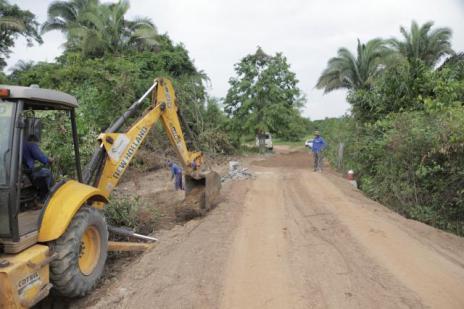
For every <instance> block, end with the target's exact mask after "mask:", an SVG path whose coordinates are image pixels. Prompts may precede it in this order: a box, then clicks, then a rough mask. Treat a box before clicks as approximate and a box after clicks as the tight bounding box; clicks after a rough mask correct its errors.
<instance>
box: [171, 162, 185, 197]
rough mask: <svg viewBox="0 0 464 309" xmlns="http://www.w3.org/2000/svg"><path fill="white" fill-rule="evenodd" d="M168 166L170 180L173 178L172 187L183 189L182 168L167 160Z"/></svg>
mask: <svg viewBox="0 0 464 309" xmlns="http://www.w3.org/2000/svg"><path fill="white" fill-rule="evenodd" d="M168 166H169V168H170V169H171V180H172V179H175V180H174V188H175V189H176V191H177V190H184V184H183V183H182V168H180V167H179V166H178V165H177V164H175V163H173V162H171V161H168Z"/></svg>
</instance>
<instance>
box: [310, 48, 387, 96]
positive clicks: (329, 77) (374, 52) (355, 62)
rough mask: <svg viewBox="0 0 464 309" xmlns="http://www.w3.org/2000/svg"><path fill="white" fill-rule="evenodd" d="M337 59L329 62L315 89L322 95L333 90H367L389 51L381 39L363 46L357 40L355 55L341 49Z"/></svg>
mask: <svg viewBox="0 0 464 309" xmlns="http://www.w3.org/2000/svg"><path fill="white" fill-rule="evenodd" d="M337 54H338V55H337V57H333V58H331V59H330V60H329V62H328V64H327V68H326V69H325V70H324V71H323V72H322V74H321V76H320V77H319V80H318V81H317V84H316V87H317V88H318V89H324V93H327V92H330V91H332V90H335V89H340V88H346V89H369V87H370V86H371V84H372V81H373V79H374V78H375V77H376V76H378V75H379V73H380V72H381V71H382V68H384V67H385V57H386V56H387V55H389V54H390V50H389V49H388V48H387V47H386V44H385V42H384V41H383V40H381V39H373V40H370V41H368V42H367V43H365V44H363V43H361V42H360V41H359V39H358V47H357V48H356V55H354V54H353V53H351V52H350V51H349V50H348V49H347V48H345V47H342V48H340V49H339V50H338V52H337Z"/></svg>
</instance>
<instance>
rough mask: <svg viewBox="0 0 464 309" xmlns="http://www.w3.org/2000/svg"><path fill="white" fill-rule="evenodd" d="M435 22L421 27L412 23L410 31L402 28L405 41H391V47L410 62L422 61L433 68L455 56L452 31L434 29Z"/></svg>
mask: <svg viewBox="0 0 464 309" xmlns="http://www.w3.org/2000/svg"><path fill="white" fill-rule="evenodd" d="M432 27H433V22H432V21H429V22H426V23H425V24H423V25H422V26H419V25H418V24H417V22H415V21H413V22H412V23H411V28H410V30H409V31H408V30H406V29H405V28H404V27H403V26H401V27H400V32H401V34H402V36H403V40H398V39H391V40H389V43H390V45H391V46H392V47H393V49H394V50H395V51H397V52H398V53H399V54H401V55H403V56H404V57H405V58H406V59H407V60H408V61H409V62H411V63H412V62H414V61H416V60H422V61H423V62H424V63H425V64H427V65H428V66H433V65H435V64H436V63H437V61H438V60H439V59H440V58H441V57H442V56H445V55H451V54H453V53H454V52H453V50H452V49H451V42H450V40H451V34H452V32H451V29H449V28H436V29H432Z"/></svg>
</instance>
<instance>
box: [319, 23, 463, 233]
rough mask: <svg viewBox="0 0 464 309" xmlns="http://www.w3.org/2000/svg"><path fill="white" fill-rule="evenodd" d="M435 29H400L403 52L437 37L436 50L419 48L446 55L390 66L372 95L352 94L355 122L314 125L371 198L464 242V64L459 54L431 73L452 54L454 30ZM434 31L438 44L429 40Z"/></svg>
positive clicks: (411, 56)
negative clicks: (436, 63) (463, 239)
mask: <svg viewBox="0 0 464 309" xmlns="http://www.w3.org/2000/svg"><path fill="white" fill-rule="evenodd" d="M430 27H431V23H427V24H426V25H424V26H422V27H418V26H417V25H415V24H414V23H413V25H412V30H411V32H412V33H411V34H409V33H408V32H406V31H405V30H404V29H402V33H403V36H404V37H405V39H404V41H397V45H398V46H403V45H402V44H404V45H405V46H406V45H408V44H419V43H418V42H417V41H418V40H419V41H420V40H423V41H424V42H430V40H432V39H433V38H434V37H438V38H440V40H439V41H440V42H439V43H437V44H438V45H437V44H431V43H427V44H422V45H420V46H421V48H427V47H430V48H432V47H433V48H435V47H437V46H438V47H440V46H441V47H443V48H438V49H437V50H441V51H437V52H436V53H435V52H433V51H431V52H425V51H421V52H417V53H416V54H410V53H406V54H405V55H404V59H406V61H399V62H396V63H390V64H389V65H388V66H387V67H386V68H385V70H384V71H383V73H382V74H380V75H379V76H378V77H376V78H375V79H374V80H373V81H372V83H371V85H370V88H369V90H366V89H357V90H354V89H352V90H350V91H349V94H348V97H347V100H348V102H349V103H350V104H351V106H352V113H351V116H345V117H343V118H340V119H327V120H324V121H316V122H314V123H313V125H314V126H315V127H317V128H319V129H320V130H321V131H322V132H323V134H324V135H325V137H326V139H327V140H328V142H329V145H330V146H331V147H329V149H328V153H327V155H328V157H329V158H330V160H331V161H332V162H334V164H336V165H337V166H338V168H340V170H342V171H346V170H348V169H353V170H355V172H356V173H357V179H358V182H359V185H360V188H361V189H362V190H363V191H364V192H366V193H367V194H368V195H369V196H370V197H372V198H374V199H376V200H379V201H381V202H382V203H384V204H386V205H389V206H390V207H392V208H393V209H395V210H397V211H398V212H400V213H402V214H404V215H406V216H407V217H410V218H414V219H417V220H420V221H423V222H426V223H428V224H431V225H434V226H437V227H440V228H443V229H447V230H450V231H453V232H455V233H457V234H460V235H464V59H463V57H462V54H461V55H455V56H452V57H451V58H449V59H448V60H447V61H445V62H444V64H443V65H442V66H440V67H438V68H436V69H435V68H434V67H433V66H431V65H432V64H434V63H435V62H436V61H437V59H438V58H437V57H440V55H443V53H444V52H445V51H446V52H447V53H451V49H450V44H449V38H450V37H449V30H446V29H445V30H443V29H441V28H440V29H437V30H434V31H431V30H430ZM421 29H422V30H421ZM423 29H425V30H423ZM416 32H417V33H416ZM429 32H432V34H431V37H432V38H431V39H425V38H424V36H426V34H427V33H429ZM418 33H421V34H420V35H419V34H418ZM440 33H441V34H440ZM411 37H414V38H415V39H411ZM410 49H411V48H410V47H408V48H406V47H405V48H404V50H405V51H407V50H410ZM416 51H417V50H416ZM399 52H402V50H399ZM431 54H434V55H435V56H434V57H431V56H430V55H431ZM341 143H343V145H344V151H343V159H342V158H341V157H340V152H339V147H340V146H339V145H340V144H341ZM341 159H342V160H341Z"/></svg>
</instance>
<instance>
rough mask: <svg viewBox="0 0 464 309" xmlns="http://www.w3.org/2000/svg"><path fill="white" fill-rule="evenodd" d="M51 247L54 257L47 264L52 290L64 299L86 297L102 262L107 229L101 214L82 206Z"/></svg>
mask: <svg viewBox="0 0 464 309" xmlns="http://www.w3.org/2000/svg"><path fill="white" fill-rule="evenodd" d="M52 247H53V251H54V252H55V253H56V254H57V255H58V257H57V258H56V259H55V260H54V261H53V262H51V263H50V280H51V282H52V284H53V287H54V289H55V291H56V292H57V293H58V294H60V295H63V296H67V297H77V296H83V295H85V294H87V293H88V292H89V291H91V290H92V289H93V288H94V286H95V284H96V283H97V281H98V279H99V278H100V277H101V275H102V273H103V269H104V267H105V262H106V256H107V249H108V229H107V226H106V221H105V217H104V216H103V214H102V212H101V211H99V210H98V209H95V208H93V207H89V206H83V207H82V208H81V209H80V210H79V211H78V212H77V214H76V215H75V216H74V218H73V220H72V221H71V223H70V224H69V226H68V228H67V229H66V232H65V233H64V234H63V235H62V236H61V237H60V238H58V239H57V240H56V241H54V242H53V244H52Z"/></svg>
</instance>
